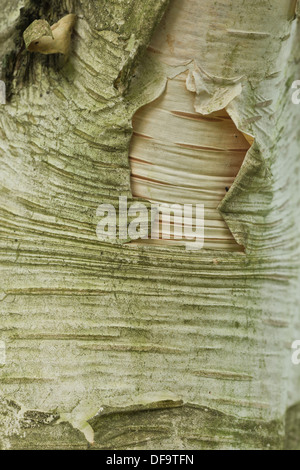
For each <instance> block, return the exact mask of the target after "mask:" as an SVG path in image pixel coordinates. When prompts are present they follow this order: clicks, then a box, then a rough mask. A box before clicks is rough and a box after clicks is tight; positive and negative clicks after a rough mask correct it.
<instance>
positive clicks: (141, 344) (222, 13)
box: [0, 0, 300, 449]
mask: <svg viewBox="0 0 300 470" xmlns="http://www.w3.org/2000/svg"><path fill="white" fill-rule="evenodd" d="M168 3H169V7H168ZM296 3H297V2H296V1H294V0H273V1H272V2H269V1H268V0H252V1H251V2H241V1H240V0H226V1H225V0H216V1H214V2H212V0H201V1H198V0H171V1H170V2H168V1H165V0H149V1H147V2H145V1H143V0H128V1H127V0H114V1H112V0H102V1H100V0H81V1H75V0H74V1H72V0H71V1H69V0H68V1H67V0H64V1H58V0H53V1H51V2H48V1H34V0H28V1H26V0H23V1H21V0H20V1H18V0H11V1H10V2H9V3H7V2H6V1H4V0H0V6H1V11H2V14H1V18H0V57H1V63H2V66H1V68H0V70H1V79H2V80H4V81H5V82H6V85H7V91H8V102H7V104H6V105H5V106H1V108H0V110H1V112H0V157H1V158H0V181H1V190H0V218H1V222H0V269H1V287H0V309H1V310H0V313H1V324H0V341H2V342H3V343H4V345H5V360H3V361H2V363H0V380H1V395H2V397H1V400H0V417H1V420H0V445H1V447H2V448H5V449H6V448H34V449H39V448H45V447H46V448H71V449H75V448H90V445H91V443H94V444H93V445H94V448H99V449H103V448H109V449H144V448H149V449H207V448H208V449H213V448H217V449H220V448H222V449H223V448H228V449H232V448H233V449H244V448H246V449H247V448H249V449H253V448H260V449H262V448H266V449H267V448H275V449H280V448H283V447H286V448H297V446H298V447H299V438H298V437H297V436H299V419H298V413H299V412H298V411H297V410H298V407H297V403H298V402H299V401H300V396H299V395H300V392H299V390H300V368H299V367H296V366H293V365H292V362H291V344H292V342H293V341H294V340H295V339H299V336H300V318H299V301H300V299H299V235H300V233H299V231H300V230H299V222H298V220H299V215H300V214H299V207H300V201H299V183H300V181H299V167H300V155H299V130H298V126H297V120H298V117H299V107H297V106H295V105H293V104H292V101H291V95H292V92H291V84H292V82H293V81H294V80H296V79H297V78H299V76H297V74H299V61H300V57H299V48H298V43H299V31H300V29H299V20H298V17H297V15H296V13H297V8H296ZM167 7H168V11H167V12H166V14H165V17H164V19H163V21H162V23H161V24H160V26H159V28H158V30H157V31H156V32H155V34H154V35H153V33H154V31H155V28H156V26H157V25H158V24H159V22H160V20H161V18H162V15H163V14H164V12H165V10H166V8H167ZM190 12H193V27H191V28H190V34H189V36H188V37H187V36H185V37H186V40H187V42H188V45H189V57H186V50H187V45H185V44H184V43H182V41H181V40H180V41H178V42H176V34H177V33H176V32H174V31H176V22H177V21H178V18H179V17H181V18H185V21H186V22H187V23H188V22H189V21H190V19H189V18H190ZM68 13H76V14H77V16H78V20H77V23H76V26H75V32H74V35H73V40H72V47H71V52H70V56H69V58H68V60H65V59H64V58H61V57H59V56H56V55H54V56H42V55H39V54H30V53H28V52H27V51H25V48H24V45H23V41H22V33H23V32H24V30H25V29H26V28H27V27H28V26H29V25H30V24H31V22H32V21H34V20H35V19H39V18H42V19H46V20H47V21H48V22H49V24H53V23H54V22H56V21H58V20H59V19H60V18H61V17H62V16H64V15H65V14H68ZM173 30H174V31H173ZM168 35H171V36H169V42H168ZM151 38H152V42H151V46H150V48H149V50H148V52H146V46H147V45H148V44H149V42H150V40H151ZM170 38H171V41H170ZM191 44H192V47H191ZM182 51H184V53H183V52H182ZM180 73H185V74H187V75H188V76H189V77H190V80H189V82H188V84H187V86H188V89H189V93H194V95H195V113H198V114H199V113H201V114H202V115H205V114H207V113H211V112H219V111H220V109H222V108H224V107H226V111H227V112H228V113H229V115H230V116H231V119H232V120H233V122H234V124H235V126H236V128H238V129H239V131H240V132H243V133H245V134H247V135H250V136H253V137H254V138H255V142H254V144H253V145H252V147H251V149H250V150H249V152H248V153H247V155H246V157H245V160H244V163H243V165H242V167H241V170H240V171H239V174H238V176H237V178H236V180H235V182H234V183H233V185H232V187H231V189H230V191H229V193H228V194H227V195H226V197H225V198H224V199H223V200H222V201H220V202H221V204H220V206H219V209H220V211H221V214H222V217H223V218H224V220H225V221H226V223H227V224H228V227H229V229H230V231H231V234H232V236H233V237H234V238H235V240H236V242H237V243H238V244H240V246H243V247H244V251H243V252H230V251H229V250H224V249H223V250H217V251H215V250H212V249H211V250H202V251H200V252H187V251H185V250H184V248H182V247H176V246H165V245H162V246H159V247H157V246H151V245H148V246H141V245H136V244H124V245H122V244H119V243H116V244H112V243H101V242H100V241H99V240H98V239H97V237H96V224H97V218H96V210H97V207H98V206H99V205H100V204H102V203H113V204H115V205H117V203H118V197H119V196H120V195H124V196H128V198H129V199H131V198H132V192H131V181H130V164H129V158H128V154H129V147H130V142H131V138H132V117H133V115H134V114H135V113H136V112H137V110H138V109H139V108H140V107H141V106H144V105H146V104H147V103H150V102H152V101H154V100H155V99H157V98H159V97H160V96H163V93H164V91H165V89H166V85H167V82H168V80H169V81H170V82H171V81H172V79H174V78H175V77H177V76H178V75H179V74H180ZM221 198H222V195H221ZM178 202H180V201H178ZM287 409H289V412H288V413H287V414H286V411H287Z"/></svg>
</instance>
